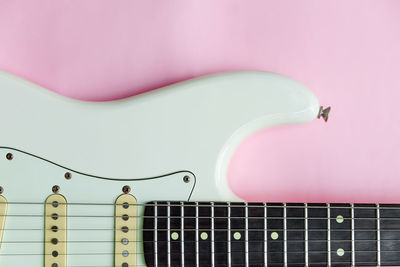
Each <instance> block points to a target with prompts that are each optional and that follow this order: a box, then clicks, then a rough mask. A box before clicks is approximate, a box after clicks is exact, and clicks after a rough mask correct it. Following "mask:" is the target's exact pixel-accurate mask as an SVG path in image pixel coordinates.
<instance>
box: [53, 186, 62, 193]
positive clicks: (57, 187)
mask: <svg viewBox="0 0 400 267" xmlns="http://www.w3.org/2000/svg"><path fill="white" fill-rule="evenodd" d="M51 190H52V191H53V193H54V194H57V193H58V191H60V186H58V185H55V186H53V188H51Z"/></svg>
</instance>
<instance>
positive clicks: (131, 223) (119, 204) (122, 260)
mask: <svg viewBox="0 0 400 267" xmlns="http://www.w3.org/2000/svg"><path fill="white" fill-rule="evenodd" d="M136 204H137V201H136V198H135V197H134V196H132V195H131V194H123V195H120V196H119V197H118V198H117V200H116V201H115V230H114V231H115V258H114V266H115V267H128V266H136V243H137V240H136V238H137V237H136V236H137V231H136V229H137V224H136V222H137V220H136V216H137V205H136Z"/></svg>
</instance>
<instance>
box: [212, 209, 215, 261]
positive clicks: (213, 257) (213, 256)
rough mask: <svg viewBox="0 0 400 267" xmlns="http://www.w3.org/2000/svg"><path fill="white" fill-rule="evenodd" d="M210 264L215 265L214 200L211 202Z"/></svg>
mask: <svg viewBox="0 0 400 267" xmlns="http://www.w3.org/2000/svg"><path fill="white" fill-rule="evenodd" d="M211 266H212V267H214V266H215V250H214V202H211Z"/></svg>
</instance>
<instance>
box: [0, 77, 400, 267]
mask: <svg viewBox="0 0 400 267" xmlns="http://www.w3.org/2000/svg"><path fill="white" fill-rule="evenodd" d="M328 112H329V109H323V108H320V105H319V103H318V101H317V98H316V97H315V96H314V95H313V93H312V92H311V91H309V90H308V89H307V88H306V87H304V86H303V85H301V84H299V83H298V82H296V81H294V80H292V79H289V78H287V77H284V76H281V75H278V74H272V73H266V72H255V71H249V72H233V73H224V74H218V75H211V76H206V77H202V78H198V79H194V80H190V81H187V82H183V83H179V84H175V85H172V86H168V87H166V88H162V89H160V90H156V91H152V92H150V93H146V94H142V95H139V96H136V97H133V98H128V99H124V100H119V101H111V102H100V103H89V102H82V101H76V100H71V99H68V98H64V97H61V96H58V95H56V94H54V93H52V92H50V91H48V90H45V89H43V88H40V87H39V86H36V85H33V84H31V83H29V82H26V81H24V80H22V79H19V78H17V77H14V76H12V75H10V74H7V73H5V72H1V73H0V114H1V115H0V127H1V130H0V186H1V187H0V193H1V195H0V244H1V247H0V267H3V266H6V267H13V266H30V267H42V266H45V267H66V266H68V267H83V266H85V267H89V266H91V267H128V266H130V267H133V266H350V265H354V266H355V265H358V266H361V265H362V266H365V265H380V266H383V265H399V264H400V242H399V240H400V231H399V230H400V220H399V218H400V209H399V206H396V205H376V204H371V205H367V204H359V205H358V204H321V203H320V204H318V203H310V204H304V203H245V202H242V201H241V200H240V199H238V198H237V197H236V196H235V195H234V194H233V193H232V192H231V190H230V188H229V186H228V184H227V181H226V172H227V165H228V162H229V160H230V157H231V155H232V152H233V150H234V149H235V147H236V146H237V145H238V143H239V142H240V141H241V140H243V138H244V137H246V136H247V135H248V134H250V133H252V132H254V131H256V130H258V129H260V128H263V127H272V126H275V125H280V124H291V123H305V122H308V121H311V120H313V119H315V118H316V117H323V118H324V119H327V118H328Z"/></svg>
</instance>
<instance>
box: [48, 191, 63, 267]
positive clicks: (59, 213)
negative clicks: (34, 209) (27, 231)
mask: <svg viewBox="0 0 400 267" xmlns="http://www.w3.org/2000/svg"><path fill="white" fill-rule="evenodd" d="M44 225H45V234H44V241H45V242H44V266H45V267H66V266H67V200H66V199H65V197H64V196H62V195H60V194H53V195H50V196H49V197H48V198H47V199H46V204H45V223H44Z"/></svg>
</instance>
